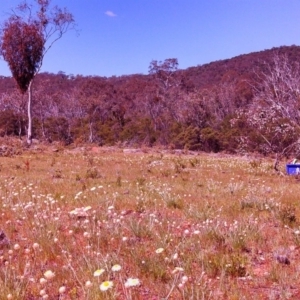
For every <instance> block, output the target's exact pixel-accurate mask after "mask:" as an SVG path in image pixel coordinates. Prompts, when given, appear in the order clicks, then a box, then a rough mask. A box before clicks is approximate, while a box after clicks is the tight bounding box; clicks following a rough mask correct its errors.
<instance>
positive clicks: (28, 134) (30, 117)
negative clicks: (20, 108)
mask: <svg viewBox="0 0 300 300" xmlns="http://www.w3.org/2000/svg"><path fill="white" fill-rule="evenodd" d="M32 83H33V80H31V81H30V83H29V86H28V104H27V113H28V128H27V144H28V145H31V143H32V107H31V106H32Z"/></svg>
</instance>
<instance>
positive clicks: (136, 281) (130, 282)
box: [125, 278, 140, 288]
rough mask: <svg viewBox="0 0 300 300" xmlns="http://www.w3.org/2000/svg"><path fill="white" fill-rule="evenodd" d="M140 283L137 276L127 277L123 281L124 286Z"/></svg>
mask: <svg viewBox="0 0 300 300" xmlns="http://www.w3.org/2000/svg"><path fill="white" fill-rule="evenodd" d="M138 285H140V280H139V279H138V278H128V279H127V281H126V282H125V287H127V288H128V287H132V286H138Z"/></svg>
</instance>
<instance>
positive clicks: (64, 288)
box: [58, 286, 66, 294]
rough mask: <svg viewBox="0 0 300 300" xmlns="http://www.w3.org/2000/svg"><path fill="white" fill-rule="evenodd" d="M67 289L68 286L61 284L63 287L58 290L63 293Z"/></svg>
mask: <svg viewBox="0 0 300 300" xmlns="http://www.w3.org/2000/svg"><path fill="white" fill-rule="evenodd" d="M65 291H66V287H65V286H61V287H60V288H59V289H58V292H59V293H60V294H63V293H64V292H65Z"/></svg>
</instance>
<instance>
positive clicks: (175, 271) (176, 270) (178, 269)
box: [172, 267, 184, 274]
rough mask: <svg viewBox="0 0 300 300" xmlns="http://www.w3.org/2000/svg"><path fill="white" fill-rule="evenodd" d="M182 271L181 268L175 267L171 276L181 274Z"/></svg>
mask: <svg viewBox="0 0 300 300" xmlns="http://www.w3.org/2000/svg"><path fill="white" fill-rule="evenodd" d="M183 271H184V269H183V268H180V267H176V268H175V269H174V270H173V271H172V274H176V273H179V272H183Z"/></svg>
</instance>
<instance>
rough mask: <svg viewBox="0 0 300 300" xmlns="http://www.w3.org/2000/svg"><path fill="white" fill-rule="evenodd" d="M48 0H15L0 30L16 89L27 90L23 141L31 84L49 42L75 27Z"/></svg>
mask: <svg viewBox="0 0 300 300" xmlns="http://www.w3.org/2000/svg"><path fill="white" fill-rule="evenodd" d="M50 2H51V1H50V0H35V1H34V4H30V3H28V2H27V1H26V0H25V1H23V2H22V3H21V4H19V5H18V6H17V7H16V8H15V9H14V10H12V13H11V14H10V16H9V18H8V19H7V20H6V21H4V23H3V24H2V27H1V30H0V55H1V56H2V57H3V58H4V60H5V61H6V62H7V63H8V66H9V68H10V71H11V73H12V76H13V78H14V79H15V81H16V83H17V85H18V88H19V90H20V92H21V93H22V94H23V95H24V94H25V93H28V101H27V113H28V128H27V143H28V144H29V145H30V144H31V143H32V85H33V81H34V78H35V76H36V75H37V74H38V72H39V71H40V69H41V67H42V64H43V60H44V57H45V55H46V53H47V52H48V50H49V49H50V48H51V47H52V45H53V44H54V43H55V42H56V41H58V40H59V39H61V38H62V36H63V35H64V34H65V33H66V32H67V31H69V30H70V29H74V28H75V21H74V18H73V15H72V14H71V13H70V12H68V10H67V9H66V8H63V9H62V8H59V7H57V6H54V7H50Z"/></svg>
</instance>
